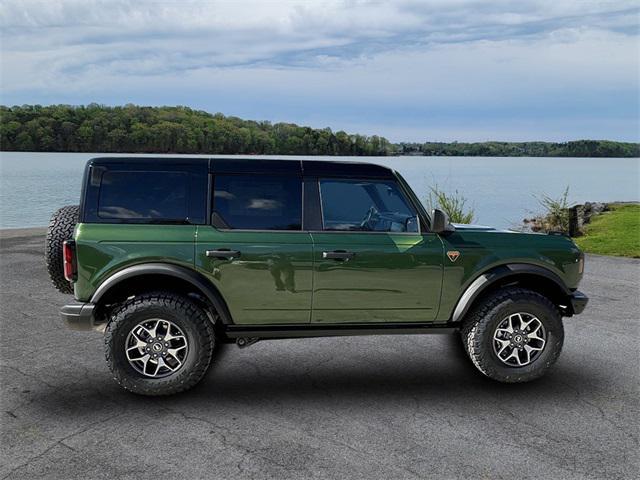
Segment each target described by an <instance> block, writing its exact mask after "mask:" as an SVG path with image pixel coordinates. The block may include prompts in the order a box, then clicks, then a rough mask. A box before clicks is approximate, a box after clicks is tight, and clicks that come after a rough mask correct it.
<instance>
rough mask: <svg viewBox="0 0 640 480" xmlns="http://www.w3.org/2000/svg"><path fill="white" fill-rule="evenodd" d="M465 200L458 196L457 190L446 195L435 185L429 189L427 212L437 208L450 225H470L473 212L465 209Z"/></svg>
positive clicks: (460, 195)
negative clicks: (445, 216) (445, 215)
mask: <svg viewBox="0 0 640 480" xmlns="http://www.w3.org/2000/svg"><path fill="white" fill-rule="evenodd" d="M466 204H467V198H466V197H465V196H464V195H462V194H460V193H459V192H458V190H456V191H455V192H454V193H447V192H445V191H443V190H441V189H440V187H438V184H435V185H434V186H433V187H431V191H430V192H429V198H427V205H428V206H429V210H432V209H434V208H438V209H440V210H442V211H443V212H444V213H446V214H447V215H448V216H449V221H451V222H452V223H471V222H473V219H474V216H475V212H474V210H473V208H467V207H466Z"/></svg>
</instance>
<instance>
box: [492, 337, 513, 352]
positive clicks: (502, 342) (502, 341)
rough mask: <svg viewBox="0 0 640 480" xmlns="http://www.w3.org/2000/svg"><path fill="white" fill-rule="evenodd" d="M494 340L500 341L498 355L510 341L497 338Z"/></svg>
mask: <svg viewBox="0 0 640 480" xmlns="http://www.w3.org/2000/svg"><path fill="white" fill-rule="evenodd" d="M495 341H496V342H499V343H500V350H498V356H501V355H502V352H504V351H505V349H506V348H507V347H508V346H509V344H510V343H511V342H510V341H509V340H501V339H499V338H496V339H495Z"/></svg>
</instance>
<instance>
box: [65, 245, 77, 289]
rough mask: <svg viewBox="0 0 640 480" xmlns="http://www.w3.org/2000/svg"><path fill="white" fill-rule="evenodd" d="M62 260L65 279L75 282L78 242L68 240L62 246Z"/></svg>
mask: <svg viewBox="0 0 640 480" xmlns="http://www.w3.org/2000/svg"><path fill="white" fill-rule="evenodd" d="M62 259H63V262H64V278H66V279H67V280H68V281H70V282H75V281H76V277H77V272H76V242H74V241H73V240H66V241H65V242H64V243H63V244H62Z"/></svg>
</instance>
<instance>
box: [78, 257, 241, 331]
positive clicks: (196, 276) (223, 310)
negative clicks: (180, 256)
mask: <svg viewBox="0 0 640 480" xmlns="http://www.w3.org/2000/svg"><path fill="white" fill-rule="evenodd" d="M141 275H165V276H170V277H174V278H178V279H180V280H183V281H186V282H188V283H190V284H191V285H193V286H194V287H195V288H196V289H197V290H198V291H200V292H201V293H202V294H203V295H204V296H205V298H206V299H207V300H208V301H209V302H210V303H211V304H212V305H213V307H214V308H215V310H216V313H217V314H218V315H219V316H220V319H221V320H222V323H224V324H225V325H233V320H232V318H231V313H230V312H229V309H228V308H227V304H226V302H225V301H224V299H223V298H222V295H220V292H218V290H217V289H216V288H215V287H214V286H213V285H212V284H211V282H209V281H208V280H207V279H206V277H205V276H204V275H202V274H200V273H198V272H196V271H194V270H191V269H189V268H186V267H182V266H180V265H174V264H169V263H143V264H139V265H133V266H130V267H127V268H124V269H122V270H120V271H118V272H116V273H114V274H113V275H111V276H110V277H109V278H107V279H106V280H105V281H104V282H102V283H101V284H100V286H99V287H98V288H97V289H96V291H95V292H94V293H93V295H92V296H91V303H93V304H98V303H99V302H100V299H101V298H102V297H103V296H104V295H105V294H106V293H107V292H108V291H109V290H111V289H112V288H113V287H115V286H116V285H118V284H119V283H120V282H122V281H124V280H128V279H131V278H133V277H138V276H141Z"/></svg>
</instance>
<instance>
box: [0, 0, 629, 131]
mask: <svg viewBox="0 0 640 480" xmlns="http://www.w3.org/2000/svg"><path fill="white" fill-rule="evenodd" d="M637 22H638V9H637V7H636V3H635V2H627V1H615V2H611V1H609V2H602V1H582V2H558V1H546V0H540V1H520V2H506V1H498V2H485V1H459V0H446V1H444V0H442V1H410V0H406V1H396V2H367V1H328V2H316V1H313V2H312V1H280V2H271V1H253V2H244V1H243V2H239V1H235V2H234V1H228V2H222V1H217V2H216V1H159V2H144V1H124V0H115V1H109V2H105V1H98V0H93V1H91V0H84V1H79V0H74V1H72V0H59V1H56V2H51V1H46V2H41V1H32V0H23V1H12V0H5V1H4V2H3V3H2V4H1V6H0V26H1V27H2V30H3V37H2V59H1V60H2V75H1V86H2V92H3V98H2V101H3V103H14V102H41V103H48V102H69V103H88V102H90V101H98V102H105V103H125V102H126V101H132V102H141V103H143V102H146V103H153V104H175V103H187V104H189V105H191V106H194V107H196V108H211V107H213V109H214V110H218V109H221V110H224V111H225V113H237V114H245V115H247V116H253V117H256V118H271V119H277V120H285V119H286V120H290V121H309V122H323V123H324V124H325V125H327V124H330V125H332V126H336V127H338V128H339V127H340V124H341V122H342V124H345V125H348V124H362V125H364V127H363V128H365V129H366V130H369V129H367V128H366V124H365V123H364V122H359V119H358V116H359V115H360V114H366V115H370V113H369V112H371V111H376V108H377V111H378V113H379V114H380V115H383V114H384V112H389V115H390V116H389V117H388V119H387V121H386V123H387V125H389V130H393V129H395V128H401V125H403V124H404V125H405V126H406V127H407V129H416V128H417V129H418V130H419V128H420V127H416V126H415V123H419V122H425V123H428V122H426V120H425V119H431V120H433V119H434V118H438V117H441V118H442V116H443V115H445V116H447V115H448V114H447V113H446V109H449V110H450V111H452V112H455V111H457V110H459V111H460V112H461V113H460V118H459V121H458V122H457V123H456V122H453V123H452V127H451V128H459V131H479V130H478V129H475V128H474V127H472V126H470V125H467V124H465V123H464V120H465V117H464V113H463V111H464V109H465V108H467V109H469V110H471V111H475V112H477V113H479V112H483V111H485V112H486V118H487V119H488V120H489V119H490V118H491V117H492V116H493V117H495V116H496V115H498V116H500V117H501V118H502V116H504V115H508V113H509V111H511V114H512V115H515V116H519V117H521V118H520V120H523V121H524V120H526V119H529V120H528V123H527V122H524V123H522V124H523V125H527V124H530V123H531V122H533V121H535V119H537V118H539V117H538V114H539V112H538V110H545V109H546V110H547V111H553V113H554V114H555V115H559V118H565V119H566V118H577V116H578V115H579V114H583V115H586V116H588V117H589V118H594V119H596V118H597V117H598V115H605V116H606V115H607V114H608V115H609V116H614V117H615V118H613V117H612V120H611V121H612V123H611V124H612V125H613V124H614V123H615V124H616V125H617V124H618V123H617V122H619V120H620V118H622V117H624V116H625V115H627V116H628V115H629V112H631V113H632V114H633V107H629V105H628V104H629V102H630V101H631V102H633V101H634V99H635V101H636V102H637V90H638V68H639V63H638V54H639V50H638V32H637ZM616 93H618V94H619V95H618V96H619V99H620V102H621V104H620V105H617V104H616V103H615V99H616ZM248 99H254V105H253V107H250V106H248V105H247V101H248ZM603 99H606V100H607V102H614V103H613V104H611V108H610V109H609V110H610V111H609V112H605V111H601V110H602V109H603V107H602V105H603V104H606V103H607V102H603ZM623 103H625V104H624V105H623ZM215 105H220V106H221V108H217V107H216V106H215ZM261 105H263V106H261ZM276 105H280V107H281V108H280V109H279V110H277V109H276V108H275V106H276ZM234 106H235V108H234ZM222 107H226V108H222ZM228 110H231V111H228ZM329 110H331V111H332V112H333V117H332V116H331V114H330V112H329ZM323 112H324V116H323ZM402 112H407V115H403V114H402ZM496 112H497V113H496ZM287 115H293V117H294V118H282V117H287ZM392 115H393V116H392ZM636 117H637V108H636ZM445 120H446V121H445ZM614 120H615V122H614ZM632 120H633V119H632ZM450 121H451V119H450V118H449V117H448V116H447V118H446V119H445V118H442V122H443V124H445V125H446V124H447V122H450ZM594 121H595V120H594ZM634 121H635V125H637V118H636V119H635V120H634ZM403 122H404V123H403ZM412 122H413V123H412ZM381 123H384V122H381V121H375V120H373V119H372V120H371V125H374V124H375V125H378V124H381ZM513 124H518V122H517V121H515V122H513ZM495 125H496V127H497V126H499V125H500V122H496V123H495ZM633 126H634V124H633V121H632V122H631V124H630V127H631V128H633ZM523 128H524V127H523ZM425 130H428V128H427V127H426V126H425ZM489 130H491V129H489ZM383 133H384V132H383ZM625 135H627V136H628V133H627V134H625Z"/></svg>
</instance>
